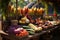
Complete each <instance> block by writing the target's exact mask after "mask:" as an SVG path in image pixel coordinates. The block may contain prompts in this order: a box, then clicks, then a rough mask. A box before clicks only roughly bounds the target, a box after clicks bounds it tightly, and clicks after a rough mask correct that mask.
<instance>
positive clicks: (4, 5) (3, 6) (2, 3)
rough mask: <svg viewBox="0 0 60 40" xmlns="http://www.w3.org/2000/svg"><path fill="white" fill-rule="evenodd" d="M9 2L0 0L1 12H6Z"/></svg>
mask: <svg viewBox="0 0 60 40" xmlns="http://www.w3.org/2000/svg"><path fill="white" fill-rule="evenodd" d="M9 2H10V0H2V1H1V9H2V11H3V12H6V11H7V6H8V3H9Z"/></svg>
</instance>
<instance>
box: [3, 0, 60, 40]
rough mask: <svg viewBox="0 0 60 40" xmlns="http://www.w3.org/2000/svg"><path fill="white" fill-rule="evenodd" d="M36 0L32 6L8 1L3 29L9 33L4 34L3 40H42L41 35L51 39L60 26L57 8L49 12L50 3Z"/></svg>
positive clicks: (45, 38)
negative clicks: (22, 6)
mask: <svg viewBox="0 0 60 40" xmlns="http://www.w3.org/2000/svg"><path fill="white" fill-rule="evenodd" d="M22 2H25V1H22ZM34 2H35V3H36V4H35V5H34V6H33V7H32V8H28V7H27V6H26V5H25V7H24V8H21V7H20V6H18V1H17V0H16V1H15V2H14V3H11V2H9V1H8V4H7V3H6V5H7V6H5V7H7V9H4V11H5V13H6V14H4V13H3V14H2V18H3V19H2V20H3V21H2V26H3V28H2V30H3V31H4V32H5V33H6V34H7V35H6V34H5V35H2V37H3V40H4V39H5V40H40V37H42V38H43V39H44V40H48V39H49V40H51V35H52V32H53V31H54V30H55V29H59V28H60V27H59V26H60V19H59V17H58V14H57V13H56V9H55V8H53V10H54V11H53V14H48V13H49V12H48V3H46V2H45V1H39V0H38V1H37V2H36V1H34ZM40 2H42V3H43V4H41V3H40ZM15 3H16V4H15ZM28 3H30V2H28ZM44 4H45V5H44ZM42 5H43V6H44V7H43V6H42ZM37 7H39V8H37ZM52 7H53V6H52ZM44 36H45V37H44Z"/></svg>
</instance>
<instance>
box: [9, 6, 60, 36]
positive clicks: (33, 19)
mask: <svg viewBox="0 0 60 40" xmlns="http://www.w3.org/2000/svg"><path fill="white" fill-rule="evenodd" d="M9 10H10V12H13V13H15V12H16V10H15V8H14V6H13V5H12V6H10V8H9ZM44 11H45V10H44V8H40V9H39V8H31V9H29V8H26V7H24V8H20V7H18V8H17V13H15V14H19V15H18V16H22V17H21V19H19V20H18V23H19V24H18V23H17V24H18V25H20V26H19V27H18V28H15V27H17V26H14V27H13V26H12V27H11V29H10V30H11V32H12V33H14V34H15V35H16V36H20V37H24V36H27V35H34V34H36V33H39V32H41V31H42V30H44V29H48V28H52V27H53V25H57V24H59V23H60V22H59V21H58V20H55V21H50V20H51V19H52V18H53V17H56V16H57V14H56V13H54V14H53V16H49V15H45V16H44V19H42V18H41V17H43V15H44ZM18 18H19V17H18ZM52 20H53V19H52ZM14 23H15V22H14ZM23 24H27V25H23ZM21 25H22V26H21ZM8 31H9V30H8ZM9 32H10V31H9Z"/></svg>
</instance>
